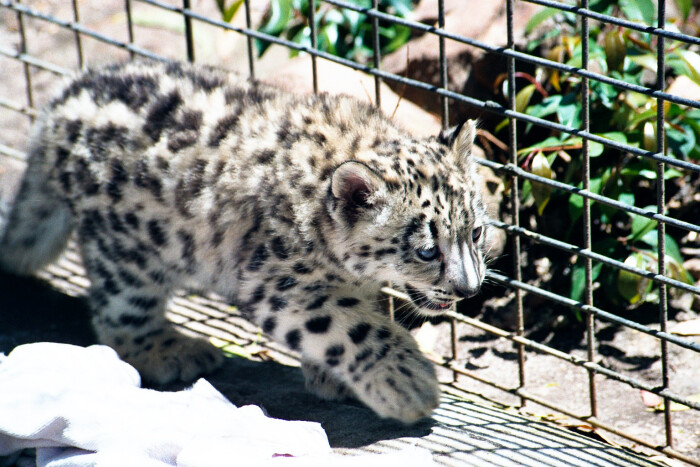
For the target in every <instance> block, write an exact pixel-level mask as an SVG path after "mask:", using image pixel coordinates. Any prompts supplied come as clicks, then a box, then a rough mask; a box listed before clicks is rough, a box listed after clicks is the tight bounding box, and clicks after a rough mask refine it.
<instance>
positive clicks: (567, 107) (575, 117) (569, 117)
mask: <svg viewBox="0 0 700 467" xmlns="http://www.w3.org/2000/svg"><path fill="white" fill-rule="evenodd" d="M557 118H558V119H559V123H561V124H562V125H566V126H568V127H571V128H580V127H581V102H580V101H579V100H578V98H577V96H576V94H574V93H570V94H567V95H565V96H564V98H563V99H562V100H561V103H560V104H559V107H557Z"/></svg>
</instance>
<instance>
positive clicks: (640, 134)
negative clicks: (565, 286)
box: [496, 0, 700, 307]
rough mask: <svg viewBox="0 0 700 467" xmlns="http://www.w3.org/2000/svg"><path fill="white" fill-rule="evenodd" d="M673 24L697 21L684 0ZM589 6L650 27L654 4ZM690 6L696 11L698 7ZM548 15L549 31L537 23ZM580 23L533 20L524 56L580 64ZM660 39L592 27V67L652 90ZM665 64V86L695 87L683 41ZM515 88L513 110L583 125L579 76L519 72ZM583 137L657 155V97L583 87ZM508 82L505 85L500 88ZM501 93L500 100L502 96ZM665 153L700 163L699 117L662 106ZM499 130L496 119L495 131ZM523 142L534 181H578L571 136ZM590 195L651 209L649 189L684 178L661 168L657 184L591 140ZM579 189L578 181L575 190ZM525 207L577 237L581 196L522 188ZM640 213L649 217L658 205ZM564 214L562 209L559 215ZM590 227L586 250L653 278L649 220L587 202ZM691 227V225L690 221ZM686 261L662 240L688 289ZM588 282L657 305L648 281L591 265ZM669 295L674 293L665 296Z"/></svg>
mask: <svg viewBox="0 0 700 467" xmlns="http://www.w3.org/2000/svg"><path fill="white" fill-rule="evenodd" d="M677 4H678V7H679V8H678V9H679V11H680V12H681V17H680V18H675V19H673V20H672V21H671V22H669V24H668V28H669V29H675V30H678V28H680V27H683V26H684V24H685V22H690V21H689V19H690V18H692V17H694V16H695V15H697V11H694V7H693V6H692V4H691V2H690V1H687V0H677ZM591 9H593V10H595V11H598V12H601V13H605V14H617V15H621V16H623V17H625V18H626V19H628V20H631V21H635V22H640V23H644V24H647V25H654V24H655V21H656V17H655V14H656V7H655V6H654V4H653V3H652V2H651V0H593V1H591ZM695 9H697V7H695ZM551 18H554V19H555V21H554V23H555V26H554V27H549V28H547V29H546V30H545V28H540V27H539V26H540V25H541V24H542V23H543V22H544V21H547V20H549V19H551ZM576 21H577V18H576V16H575V15H573V14H569V13H562V12H561V11H559V10H555V9H551V8H545V9H543V10H541V11H540V12H539V13H537V14H536V15H534V16H533V18H532V19H531V20H530V22H529V24H528V25H527V28H526V32H527V33H528V34H529V37H530V41H529V43H528V44H527V48H528V50H530V51H531V52H540V53H542V54H543V55H545V56H546V57H547V58H549V59H550V60H553V61H556V62H559V63H564V64H567V65H572V66H577V67H580V66H581V63H582V48H581V38H580V36H579V34H580V33H577V31H576ZM656 42H657V38H656V37H655V36H653V35H650V34H647V33H641V32H637V31H633V30H626V29H622V28H619V27H617V26H613V25H606V24H603V23H595V24H594V23H593V22H591V28H590V41H589V58H590V61H589V68H591V69H593V70H595V71H596V72H598V73H601V74H605V75H607V76H610V77H612V78H616V79H619V80H623V81H625V82H627V83H632V84H636V85H644V86H647V87H653V86H654V80H655V75H656V66H657V57H656ZM665 46H666V63H667V66H668V67H669V68H670V71H669V72H668V75H669V80H675V79H677V78H678V77H684V79H688V80H690V81H691V82H693V83H695V84H696V85H698V86H700V55H698V53H697V52H696V51H695V50H692V49H691V47H690V46H689V45H688V44H685V43H682V42H679V41H673V40H666V44H665ZM517 77H518V78H521V79H520V80H519V82H523V80H527V81H526V83H527V84H525V85H524V86H523V87H521V88H520V89H519V90H518V92H517V94H516V102H515V106H516V110H518V111H520V112H524V113H526V114H528V115H532V116H536V117H540V118H544V119H548V120H551V121H555V122H557V123H560V124H563V125H567V126H570V127H573V128H580V127H581V122H582V104H581V97H580V94H581V78H580V77H579V76H576V75H573V74H567V73H562V72H560V71H557V70H551V69H544V68H542V69H537V70H536V71H535V72H534V73H522V72H521V73H518V76H517ZM589 83H590V104H591V105H590V120H589V121H590V131H591V132H592V133H593V134H595V135H598V136H600V137H603V138H606V139H610V140H613V141H616V142H619V143H624V144H627V145H630V146H633V147H637V148H642V149H645V150H648V151H656V150H657V147H656V117H657V109H656V105H657V103H656V99H654V98H652V97H649V96H646V95H643V94H639V93H635V92H630V91H623V90H620V89H618V88H615V87H614V86H612V85H609V84H605V83H600V82H598V81H595V80H590V81H589ZM506 85H507V83H506V82H503V86H504V87H505V86H506ZM505 91H506V90H505V89H504V95H505ZM664 106H665V107H664V110H665V113H666V121H665V122H664V128H665V132H666V150H667V151H666V152H667V155H668V156H671V157H674V158H677V159H680V160H686V161H693V162H696V163H700V110H697V109H693V108H689V107H685V106H680V105H677V104H674V103H669V102H665V104H664ZM505 124H506V121H503V122H502V123H501V125H499V126H498V127H497V128H496V130H497V131H498V130H500V129H501V128H503V127H504V126H505ZM521 140H524V141H526V147H524V148H521V149H519V150H518V156H519V163H520V164H521V166H522V167H523V168H524V169H525V170H528V171H530V172H531V173H533V174H536V175H539V176H541V177H545V178H549V179H554V178H557V179H560V180H561V181H563V182H565V183H568V184H576V182H577V180H578V179H580V172H581V169H582V165H583V153H582V151H581V149H582V147H583V142H582V140H581V138H580V137H571V136H570V135H568V134H560V133H555V132H552V133H546V132H543V131H542V130H541V129H539V128H535V127H533V126H532V125H527V126H525V128H524V130H523V135H522V138H521ZM588 146H589V154H590V157H591V165H590V177H591V178H590V191H592V192H593V193H596V194H602V195H605V196H607V197H609V198H612V199H614V200H617V201H620V202H622V203H625V204H628V205H640V204H641V205H644V204H651V203H652V202H654V200H655V192H656V184H657V183H669V181H672V180H675V179H682V178H683V174H682V173H681V172H679V171H678V170H676V169H675V168H673V167H670V166H668V165H667V166H666V168H665V170H664V173H663V180H658V179H657V168H656V163H654V162H652V161H650V160H647V159H641V158H638V157H635V156H632V155H630V154H628V153H624V152H621V151H619V150H616V149H611V148H609V147H606V146H604V145H602V144H599V143H596V142H589V143H588ZM578 186H579V188H581V187H582V186H581V183H579V184H578ZM523 197H524V201H527V200H528V199H532V200H533V201H532V202H533V203H534V205H535V207H536V209H537V213H538V216H541V217H542V218H543V219H542V222H546V219H547V218H548V216H550V217H549V218H554V217H561V216H567V217H568V220H569V222H568V226H569V227H568V231H567V232H566V237H567V238H569V237H571V236H572V235H575V233H574V232H579V231H580V227H577V226H580V219H581V216H582V212H583V199H582V198H581V197H580V196H578V195H573V194H571V195H570V194H567V193H561V192H558V191H556V190H554V191H552V190H551V189H549V188H548V187H546V186H544V185H542V184H539V183H530V182H529V181H525V182H524V185H523ZM644 209H645V210H648V211H651V212H656V206H648V207H646V208H644ZM562 211H563V212H562ZM591 215H592V218H593V220H594V226H595V228H596V229H595V231H594V232H593V234H594V236H593V250H594V251H596V252H599V253H601V254H605V255H607V256H609V257H612V258H614V259H617V260H619V261H621V262H624V263H625V264H627V265H630V266H633V267H637V268H640V269H644V270H647V271H652V272H655V271H656V268H657V265H658V245H657V243H658V231H657V230H656V221H653V220H650V219H648V218H646V217H643V216H637V215H631V214H626V213H625V212H623V211H620V210H618V209H614V208H611V207H609V206H605V205H601V204H599V203H594V202H593V203H591ZM695 221H697V219H696V220H695ZM682 264H683V258H682V257H681V254H680V250H679V248H678V244H677V242H676V239H674V238H672V237H671V236H669V235H666V270H667V275H668V276H669V277H671V278H673V279H676V280H679V281H682V282H687V283H692V278H691V277H690V275H689V274H688V272H687V271H685V270H684V269H683V266H682ZM592 273H593V280H597V281H599V282H600V283H601V284H603V285H604V287H601V288H602V289H603V290H605V293H606V294H608V295H611V296H612V297H608V298H611V299H612V300H614V301H618V302H620V303H624V304H627V306H629V307H634V306H638V305H640V304H641V303H644V302H653V301H657V300H658V293H657V292H656V286H655V283H653V282H652V281H651V280H650V279H648V278H646V277H640V276H638V275H636V274H632V273H628V272H626V271H620V270H617V269H614V268H611V267H608V266H603V265H601V264H596V263H594V267H593V271H592ZM569 274H570V280H571V288H570V296H571V298H574V299H581V297H582V296H583V292H584V284H585V272H584V265H583V261H581V260H579V261H578V262H577V263H576V264H574V265H573V266H572V267H571V268H570V272H569ZM672 291H673V289H672Z"/></svg>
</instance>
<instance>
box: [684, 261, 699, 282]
mask: <svg viewBox="0 0 700 467" xmlns="http://www.w3.org/2000/svg"><path fill="white" fill-rule="evenodd" d="M683 269H685V270H686V271H688V273H690V275H691V276H693V279H695V280H696V281H697V280H700V258H691V259H688V260H685V261H684V262H683Z"/></svg>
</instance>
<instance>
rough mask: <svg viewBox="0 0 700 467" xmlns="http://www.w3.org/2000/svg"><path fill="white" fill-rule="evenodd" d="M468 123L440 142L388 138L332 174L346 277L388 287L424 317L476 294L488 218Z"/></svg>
mask: <svg viewBox="0 0 700 467" xmlns="http://www.w3.org/2000/svg"><path fill="white" fill-rule="evenodd" d="M475 132H476V129H475V123H474V121H471V120H470V121H467V122H466V123H464V124H463V125H460V126H459V127H457V128H456V129H455V130H453V131H451V132H449V133H446V134H442V135H441V136H440V137H438V138H430V139H428V140H424V141H415V140H412V139H410V138H406V139H405V140H404V139H391V140H389V141H386V142H385V143H383V144H376V143H375V145H374V146H373V147H372V148H371V149H367V150H361V151H358V153H357V154H355V158H354V160H350V161H346V162H344V163H342V164H341V165H339V166H338V167H337V168H336V170H335V172H334V173H333V176H332V180H331V184H330V187H329V193H328V197H327V200H328V201H327V209H328V213H329V214H330V218H331V224H332V235H331V238H330V240H331V242H332V245H330V246H331V249H332V251H333V252H334V254H335V255H336V256H337V258H338V260H339V261H340V262H341V263H342V265H343V267H345V268H346V269H347V270H348V271H349V272H351V273H352V274H354V275H356V276H357V277H361V278H364V279H373V280H376V281H377V282H382V281H390V282H391V284H392V286H393V287H395V288H397V289H399V290H403V291H404V292H406V293H407V294H408V296H409V297H410V299H411V303H412V304H413V305H414V307H415V308H416V309H417V310H418V311H419V312H422V313H424V314H429V315H430V314H438V313H440V312H443V311H445V310H446V309H447V308H448V307H449V306H450V305H451V304H452V303H453V302H455V301H457V300H460V299H463V298H467V297H471V296H473V295H474V294H476V293H477V292H478V291H479V288H480V286H481V283H482V281H483V279H484V274H485V271H486V266H485V256H486V253H487V251H486V250H487V233H488V217H487V214H486V210H485V208H484V206H483V203H482V199H481V189H482V185H481V181H480V179H479V178H478V175H477V170H476V163H475V162H474V161H473V160H472V158H471V157H470V156H471V152H472V145H473V140H474V135H475Z"/></svg>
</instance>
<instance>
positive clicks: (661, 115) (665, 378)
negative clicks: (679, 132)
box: [656, 0, 673, 447]
mask: <svg viewBox="0 0 700 467" xmlns="http://www.w3.org/2000/svg"><path fill="white" fill-rule="evenodd" d="M657 27H658V28H659V29H665V27H666V1H665V0H658V7H657ZM656 40H657V43H656V56H657V65H656V70H657V71H656V89H657V90H659V91H664V90H665V89H666V70H665V68H666V49H665V39H664V37H663V36H657V38H656ZM664 104H665V102H664V99H663V98H661V97H657V99H656V152H657V153H659V154H661V155H666V128H665V122H666V113H665V109H664ZM665 171H666V169H665V165H664V163H663V162H661V161H659V162H658V163H657V165H656V203H657V212H658V213H659V214H666V186H665V177H664V173H665ZM657 231H658V237H657V238H658V262H657V264H658V269H657V272H658V274H659V275H660V276H665V275H666V225H665V224H664V223H663V222H659V223H658V226H657ZM667 292H668V291H667V289H666V284H659V327H660V329H661V331H662V332H666V328H667V321H668V293H667ZM660 345H661V384H662V387H663V388H664V389H667V388H668V387H669V374H668V373H669V368H668V342H667V341H665V340H663V339H662V340H661V341H660ZM670 406H671V401H670V400H669V399H668V398H666V397H664V425H665V429H666V445H667V446H669V447H673V425H672V423H671V407H670Z"/></svg>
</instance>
